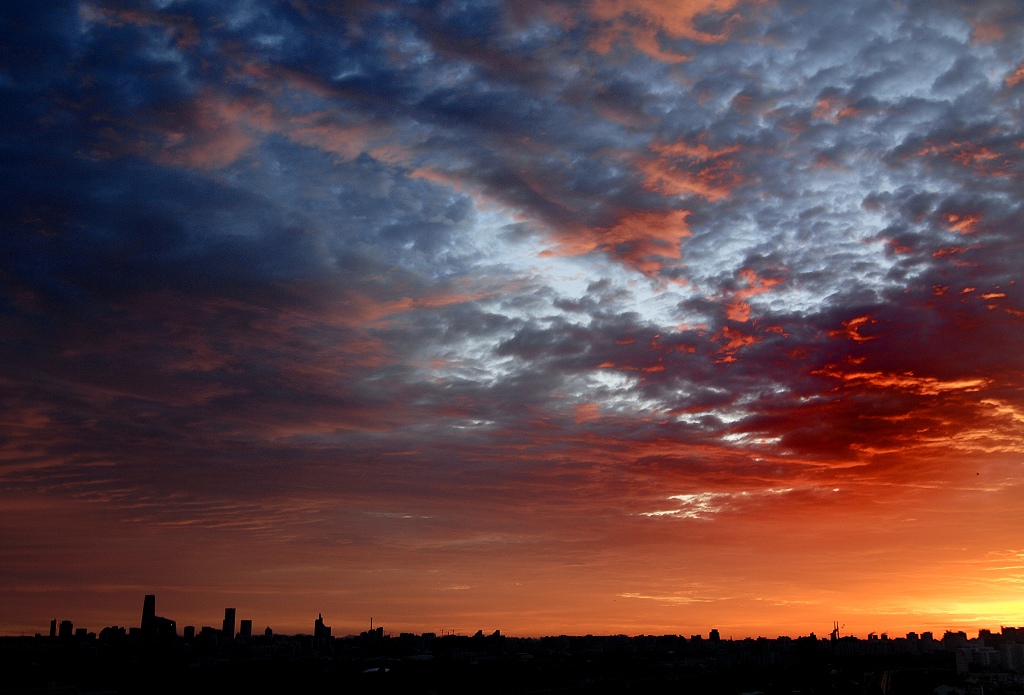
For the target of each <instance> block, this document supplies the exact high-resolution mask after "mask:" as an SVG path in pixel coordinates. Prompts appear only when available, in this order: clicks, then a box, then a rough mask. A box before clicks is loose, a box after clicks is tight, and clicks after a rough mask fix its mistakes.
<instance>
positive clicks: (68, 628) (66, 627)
mask: <svg viewBox="0 0 1024 695" xmlns="http://www.w3.org/2000/svg"><path fill="white" fill-rule="evenodd" d="M74 634H75V626H74V624H73V623H72V622H71V621H70V620H61V621H60V632H59V633H58V636H59V637H60V638H61V639H70V638H71V637H72V636H74Z"/></svg>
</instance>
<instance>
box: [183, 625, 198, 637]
mask: <svg viewBox="0 0 1024 695" xmlns="http://www.w3.org/2000/svg"><path fill="white" fill-rule="evenodd" d="M182 636H183V637H184V638H185V639H195V637H196V626H195V625H186V626H185V629H184V630H182Z"/></svg>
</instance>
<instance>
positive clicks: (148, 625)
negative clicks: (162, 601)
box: [142, 594, 156, 633]
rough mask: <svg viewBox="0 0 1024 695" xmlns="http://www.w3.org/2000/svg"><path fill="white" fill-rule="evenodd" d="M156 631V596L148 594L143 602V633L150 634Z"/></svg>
mask: <svg viewBox="0 0 1024 695" xmlns="http://www.w3.org/2000/svg"><path fill="white" fill-rule="evenodd" d="M155 630H156V595H154V594H146V598H145V599H143V601H142V632H143V633H149V632H153V631H155Z"/></svg>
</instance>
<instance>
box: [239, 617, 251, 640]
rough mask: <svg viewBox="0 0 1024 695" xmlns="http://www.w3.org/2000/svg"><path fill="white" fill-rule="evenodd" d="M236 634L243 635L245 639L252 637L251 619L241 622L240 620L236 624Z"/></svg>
mask: <svg viewBox="0 0 1024 695" xmlns="http://www.w3.org/2000/svg"><path fill="white" fill-rule="evenodd" d="M238 634H239V636H240V637H244V638H246V639H248V638H249V637H252V621H251V620H243V621H242V622H240V623H239V624H238Z"/></svg>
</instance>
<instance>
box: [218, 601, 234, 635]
mask: <svg viewBox="0 0 1024 695" xmlns="http://www.w3.org/2000/svg"><path fill="white" fill-rule="evenodd" d="M221 634H222V635H224V636H225V637H227V638H228V639H234V638H235V609H234V608H225V609H224V629H222V630H221Z"/></svg>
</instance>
